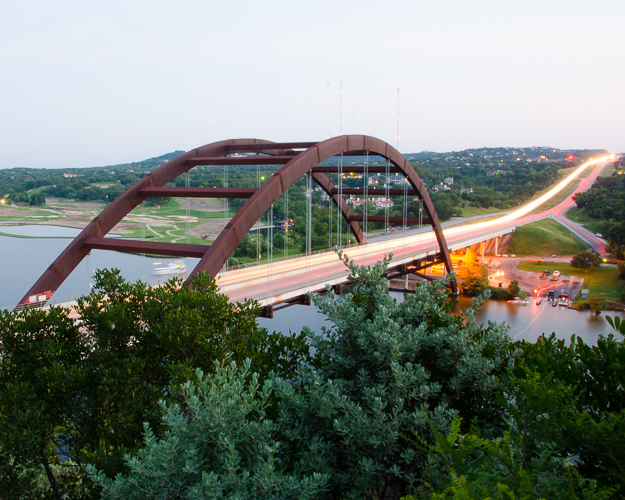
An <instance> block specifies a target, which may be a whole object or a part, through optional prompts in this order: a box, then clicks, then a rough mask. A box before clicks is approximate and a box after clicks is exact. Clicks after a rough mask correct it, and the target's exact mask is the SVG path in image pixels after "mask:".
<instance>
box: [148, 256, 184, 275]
mask: <svg viewBox="0 0 625 500" xmlns="http://www.w3.org/2000/svg"><path fill="white" fill-rule="evenodd" d="M186 272H187V266H186V265H185V263H184V262H182V261H181V260H175V261H174V262H170V263H169V264H167V265H166V266H164V267H155V268H154V269H153V270H152V274H154V275H156V276H162V275H165V274H168V275H169V274H184V273H186Z"/></svg>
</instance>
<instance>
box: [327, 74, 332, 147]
mask: <svg viewBox="0 0 625 500" xmlns="http://www.w3.org/2000/svg"><path fill="white" fill-rule="evenodd" d="M327 83H328V139H329V138H330V137H332V120H331V119H330V77H328V78H327Z"/></svg>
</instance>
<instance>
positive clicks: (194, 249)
mask: <svg viewBox="0 0 625 500" xmlns="http://www.w3.org/2000/svg"><path fill="white" fill-rule="evenodd" d="M85 245H86V246H87V248H89V249H93V250H113V251H115V252H123V253H149V254H153V255H167V256H168V257H195V258H197V259H201V258H202V256H203V255H204V254H205V253H206V250H208V249H209V248H210V247H209V246H208V245H187V244H182V243H158V242H155V241H136V240H118V239H113V238H87V240H86V241H85Z"/></svg>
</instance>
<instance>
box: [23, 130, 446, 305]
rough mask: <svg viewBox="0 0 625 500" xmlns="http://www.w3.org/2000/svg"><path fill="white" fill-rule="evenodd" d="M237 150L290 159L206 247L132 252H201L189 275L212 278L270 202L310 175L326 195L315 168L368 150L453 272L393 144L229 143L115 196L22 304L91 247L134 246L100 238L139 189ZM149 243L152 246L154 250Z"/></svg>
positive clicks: (341, 203)
mask: <svg viewBox="0 0 625 500" xmlns="http://www.w3.org/2000/svg"><path fill="white" fill-rule="evenodd" d="M292 148H308V149H306V150H305V151H303V152H300V153H299V154H297V155H294V153H296V152H295V151H293V149H292ZM235 150H236V151H249V152H258V151H262V152H266V153H270V154H274V155H277V156H278V157H280V156H282V157H283V159H282V160H284V161H286V158H287V157H288V163H286V164H284V165H283V166H282V167H281V168H280V169H279V170H278V171H277V172H275V173H274V174H273V175H272V176H271V177H270V178H269V179H268V180H267V181H266V182H265V183H264V184H263V185H262V186H261V187H260V188H259V189H258V190H256V191H255V192H254V194H252V195H251V197H250V198H249V199H248V200H247V201H246V202H245V204H244V205H243V207H242V208H241V209H240V210H239V211H238V212H237V213H236V215H235V216H234V217H233V218H232V219H231V220H230V222H229V223H228V224H227V225H226V227H225V228H224V229H223V231H222V232H221V233H220V234H219V236H218V237H217V239H216V240H215V241H214V242H213V244H212V245H211V246H210V247H203V246H202V245H192V246H191V247H198V249H197V250H192V248H191V247H188V246H187V249H188V252H186V251H184V250H183V248H184V247H185V245H178V244H172V243H170V244H158V243H152V242H150V243H144V242H143V243H141V246H140V248H139V247H136V249H135V250H134V251H138V252H139V253H161V254H165V252H166V251H167V252H171V253H169V255H180V256H185V255H189V256H199V254H200V252H201V251H203V252H204V253H203V255H202V256H201V258H200V262H199V263H198V265H197V266H196V267H195V269H194V270H193V272H192V273H191V277H193V276H195V275H196V274H197V273H198V272H200V271H206V272H208V273H209V274H210V275H212V276H216V275H217V273H218V272H219V271H220V269H221V268H222V266H223V265H224V263H225V262H226V260H227V259H228V258H229V257H230V256H231V255H232V252H233V251H234V250H235V249H236V247H237V245H238V244H239V243H240V242H241V241H242V240H243V238H244V237H245V235H246V234H247V233H248V232H249V230H250V229H251V228H252V227H253V226H254V224H255V223H256V222H257V220H258V218H259V217H260V216H261V215H262V214H263V213H265V212H266V211H267V210H268V209H269V208H270V207H271V205H272V203H274V202H275V201H276V200H277V199H278V197H279V196H281V195H282V194H283V193H284V192H285V191H286V190H287V189H288V188H289V187H290V186H292V185H293V184H294V183H295V182H297V181H298V180H299V179H300V178H301V177H302V176H303V175H305V174H307V173H311V174H312V175H313V178H314V179H315V180H316V181H317V182H318V183H320V185H321V184H324V185H325V186H326V187H325V189H326V192H328V191H329V190H331V189H334V188H335V186H333V185H331V182H330V181H329V179H328V181H327V182H326V181H325V180H324V179H323V177H326V179H327V176H323V177H321V176H320V175H319V174H324V173H325V172H334V173H336V171H337V170H338V168H337V167H318V165H319V164H320V163H322V162H324V161H326V160H328V159H329V158H332V157H334V156H337V155H341V154H343V155H345V154H348V153H349V154H353V153H354V152H356V153H360V152H368V153H369V156H370V157H371V156H374V155H375V156H381V157H382V158H384V159H386V160H388V161H389V163H390V165H389V170H392V171H396V172H397V173H399V174H401V175H403V176H404V177H406V178H407V179H408V182H409V184H410V186H411V187H412V189H413V190H414V191H416V192H417V195H418V196H419V197H420V198H421V199H422V200H423V207H424V210H425V215H426V217H424V218H423V219H422V220H424V221H426V220H427V221H429V222H430V223H431V225H432V228H433V229H434V233H435V235H436V238H437V241H438V245H439V248H440V249H441V252H442V253H443V260H444V263H445V267H446V268H447V270H448V271H449V272H451V271H452V264H451V257H450V255H449V250H448V248H447V244H446V242H445V237H444V235H443V232H442V230H441V226H440V222H439V220H438V216H437V215H436V211H435V210H434V205H433V204H432V201H431V199H430V197H429V195H428V193H427V192H426V190H425V187H424V186H423V182H422V181H421V179H420V178H419V176H418V175H417V173H416V172H415V170H414V168H413V167H412V165H411V164H410V162H408V160H407V159H406V158H405V157H404V156H402V155H401V154H400V153H399V152H398V151H397V150H396V149H395V148H393V147H392V146H391V145H389V144H387V143H385V142H383V141H381V140H379V139H376V138H374V137H368V136H360V135H358V136H357V135H352V136H340V137H334V138H332V139H328V140H326V141H323V142H319V143H271V142H269V141H262V140H259V139H233V140H227V141H221V142H216V143H213V144H208V145H206V146H202V147H199V148H197V149H194V150H192V151H188V152H187V153H184V154H182V155H180V156H178V157H177V158H174V159H173V160H171V161H170V162H168V163H166V164H164V165H162V166H161V167H159V168H158V169H156V170H155V171H154V172H152V173H151V174H148V175H146V176H145V177H143V178H142V179H141V180H140V181H139V182H137V183H136V184H135V185H134V186H132V187H130V188H129V189H128V190H127V191H126V192H125V193H123V194H122V195H121V196H119V197H118V198H116V199H115V201H113V202H112V203H111V204H110V205H109V206H108V207H106V208H105V209H104V210H103V211H102V212H101V213H100V214H99V215H98V216H97V217H95V218H94V219H93V221H91V223H90V224H89V225H88V226H87V227H86V228H85V229H84V230H83V231H82V232H81V233H80V234H79V235H78V236H77V237H76V238H75V239H74V240H73V241H72V242H71V243H70V244H69V245H68V246H67V248H66V249H65V250H64V251H63V252H62V253H61V255H59V257H57V259H56V260H55V261H54V262H53V263H52V264H51V265H50V267H49V268H48V269H47V270H46V271H45V272H44V274H43V275H42V276H41V277H40V278H39V279H38V280H37V282H36V283H35V284H34V285H33V286H32V287H31V289H30V290H29V291H28V292H27V293H26V295H25V296H24V297H23V298H22V300H21V303H25V302H27V301H28V298H29V297H30V296H31V295H34V294H41V293H42V292H43V291H44V290H56V289H58V287H59V286H60V285H61V283H63V281H64V280H65V279H66V278H67V277H68V276H69V274H70V273H71V272H72V271H73V270H74V269H75V268H76V266H77V265H78V264H79V263H80V262H81V261H82V260H83V259H84V257H85V256H86V255H87V254H88V253H89V251H90V250H91V249H92V248H96V246H95V245H100V246H99V247H98V248H104V245H106V246H107V248H109V249H116V250H120V249H121V248H126V249H128V248H129V246H128V245H133V244H134V245H136V244H137V243H127V244H124V243H122V242H121V240H106V241H103V238H104V236H105V235H106V234H107V233H108V232H109V231H110V230H111V229H113V228H114V227H115V225H116V224H118V223H119V222H120V221H121V220H122V218H123V217H124V216H125V215H126V214H128V213H130V212H131V211H132V210H133V209H134V208H135V207H137V206H138V205H139V204H140V203H142V202H143V201H144V200H145V198H146V195H145V193H146V191H143V190H144V189H145V188H162V187H164V186H165V185H166V184H167V183H169V182H171V181H172V180H174V179H175V178H177V177H179V176H180V175H182V174H184V173H185V172H187V171H189V170H190V169H191V168H193V166H194V165H197V164H200V160H198V158H204V159H205V158H218V157H227V156H228V155H229V154H232V153H233V152H234V151H235ZM259 158H265V157H253V158H252V159H251V160H250V161H251V162H252V163H251V164H258V160H259ZM235 160H236V161H239V162H240V161H241V160H242V158H235ZM282 160H280V159H276V158H275V157H273V158H271V160H270V159H269V158H267V160H266V161H267V162H270V163H277V162H278V161H282ZM225 161H231V160H225ZM246 161H247V160H246ZM378 169H379V170H378ZM357 171H362V172H370V173H373V172H380V173H386V166H382V167H378V168H376V167H373V166H368V167H367V168H366V169H365V167H344V168H343V172H357ZM322 187H323V186H322ZM328 194H329V195H330V196H331V197H333V198H332V199H333V201H334V203H335V204H337V206H338V207H340V209H341V212H342V214H343V216H344V217H345V218H346V219H347V222H348V224H349V226H350V228H351V230H352V232H353V233H354V235H355V236H356V239H357V240H358V241H359V242H362V241H363V235H362V230H361V229H360V226H359V225H358V222H357V221H356V220H353V219H352V220H350V217H353V216H354V214H352V213H351V211H350V209H349V207H348V206H347V204H346V203H345V200H344V198H342V197H340V198H341V199H338V195H336V194H331V193H328ZM335 197H337V198H335ZM369 220H371V219H369ZM113 241H115V243H112V242H113ZM124 245H125V246H124ZM146 245H150V246H146ZM151 245H155V246H154V247H153V246H151ZM113 247H115V248H113ZM173 247H175V248H173ZM200 249H201V250H200ZM191 254H193V255H191ZM452 290H453V291H454V292H456V282H455V281H454V282H453V283H452Z"/></svg>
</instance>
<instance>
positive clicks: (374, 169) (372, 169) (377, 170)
mask: <svg viewBox="0 0 625 500" xmlns="http://www.w3.org/2000/svg"><path fill="white" fill-rule="evenodd" d="M341 171H342V172H343V175H345V174H349V173H356V174H364V173H367V174H385V173H386V172H387V169H386V167H385V166H380V165H375V166H369V167H363V166H354V165H343V167H342V168H341ZM317 172H319V173H323V174H338V173H339V167H337V166H336V167H335V166H334V165H323V166H320V167H314V168H313V173H317ZM388 172H389V174H391V175H396V174H397V173H398V172H399V170H397V168H396V167H395V166H393V165H391V166H390V168H389V169H388Z"/></svg>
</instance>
